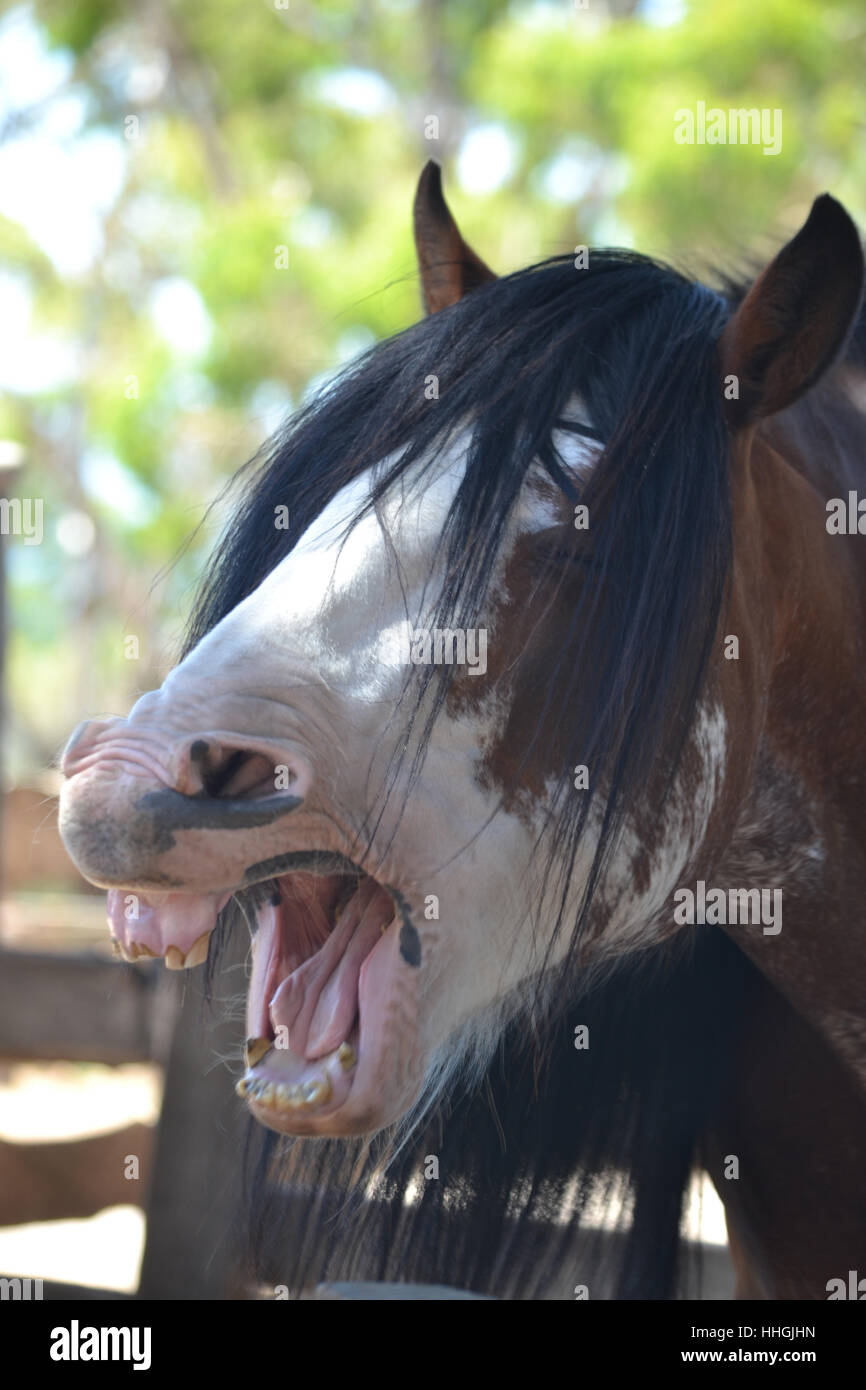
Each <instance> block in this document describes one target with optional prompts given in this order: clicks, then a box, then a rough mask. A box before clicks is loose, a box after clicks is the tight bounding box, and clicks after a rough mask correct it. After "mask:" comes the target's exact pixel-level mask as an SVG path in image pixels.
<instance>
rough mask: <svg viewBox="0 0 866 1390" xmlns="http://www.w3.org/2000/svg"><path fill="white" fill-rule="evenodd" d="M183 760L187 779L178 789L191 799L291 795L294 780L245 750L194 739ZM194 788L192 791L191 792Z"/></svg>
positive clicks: (262, 758) (256, 754) (259, 755)
mask: <svg viewBox="0 0 866 1390" xmlns="http://www.w3.org/2000/svg"><path fill="white" fill-rule="evenodd" d="M187 757H188V759H189V762H188V767H189V772H190V774H191V776H190V777H189V778H188V779H187V778H182V779H181V780H180V781H179V784H178V785H179V789H180V790H181V791H186V785H185V784H187V785H189V788H190V790H189V791H187V792H186V794H187V795H189V794H190V792H191V793H192V794H193V795H198V796H206V797H210V798H211V799H213V800H219V799H226V800H227V799H230V798H231V799H233V800H237V799H239V798H248V799H251V798H253V797H263V796H272V795H274V793H276V792H280V791H291V790H292V786H293V784H294V782H295V781H296V780H297V779H296V778H295V776H294V775H293V774H292V773H291V772H290V771H288V769H286V767H285V765H284V764H283V765H282V766H280V765H276V764H274V762H273V761H272V760H271V759H270V758H268V757H267V756H266V755H265V754H263V753H257V752H253V751H252V750H251V749H247V748H226V747H224V746H223V745H222V744H220V743H218V742H217V741H216V740H213V741H208V740H207V739H203V738H197V739H195V740H194V741H193V742H192V743H191V744H190V746H189V749H188V753H187ZM192 788H195V791H193V790H192Z"/></svg>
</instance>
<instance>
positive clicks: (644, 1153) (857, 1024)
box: [60, 162, 866, 1299]
mask: <svg viewBox="0 0 866 1390" xmlns="http://www.w3.org/2000/svg"><path fill="white" fill-rule="evenodd" d="M414 232H415V241H416V246H417V252H418V260H419V266H420V281H421V287H422V296H423V303H424V307H425V309H426V314H425V315H424V316H423V317H422V318H421V320H420V321H419V322H418V323H416V324H414V325H412V326H411V327H409V328H407V329H406V330H405V331H402V332H400V333H398V334H397V335H396V336H394V337H392V338H390V339H388V340H387V341H383V342H380V343H377V344H376V345H374V346H373V347H372V348H370V349H369V350H368V351H367V352H365V353H364V354H363V355H362V356H360V357H359V358H357V359H356V360H355V361H353V362H352V363H350V364H349V365H348V366H346V367H344V368H343V369H341V371H340V372H339V373H338V374H336V375H335V376H334V377H332V378H331V379H329V380H328V381H327V382H325V384H324V385H321V386H320V387H319V388H318V389H317V391H316V393H315V394H314V395H313V396H312V397H311V398H310V399H309V400H308V401H307V402H306V403H305V404H304V405H303V406H302V407H301V408H300V409H299V410H298V411H297V412H296V413H295V414H294V415H293V416H292V417H291V418H290V419H289V420H288V421H287V422H286V424H285V425H284V427H283V428H282V429H281V430H280V431H279V432H278V433H277V435H276V436H275V437H274V438H273V439H272V440H271V441H270V443H269V444H268V445H266V446H263V448H262V450H260V452H259V454H258V455H257V456H256V458H255V459H254V460H252V461H251V462H250V464H249V465H247V466H246V467H245V468H244V469H242V470H241V474H240V475H239V479H238V482H237V491H236V496H235V501H234V506H233V510H232V515H231V520H230V522H229V524H228V526H227V527H226V530H225V533H224V535H223V536H222V539H221V540H220V542H219V544H218V547H217V550H216V553H215V555H214V557H213V560H212V563H211V565H210V566H209V568H208V572H207V574H206V576H205V578H204V580H203V583H202V586H201V589H200V592H199V594H198V597H197V600H196V603H195V605H194V609H193V613H192V616H191V619H190V622H189V628H188V632H187V635H186V640H185V643H184V647H183V650H182V652H181V653H180V660H179V661H178V663H177V664H176V665H175V667H174V668H173V669H172V670H171V671H170V672H169V674H168V675H167V677H166V679H165V681H164V683H163V685H162V686H161V687H160V688H159V689H158V690H156V691H150V692H148V693H147V694H145V695H143V696H142V697H141V698H140V699H139V700H138V701H137V703H136V704H135V705H134V707H133V709H132V710H131V712H130V713H129V715H128V716H127V717H125V718H123V717H112V718H108V719H91V720H89V721H85V723H83V724H82V725H80V726H79V728H78V729H77V730H76V731H75V733H74V734H73V735H72V737H71V738H70V740H69V742H68V744H67V747H66V749H65V752H64V754H63V759H62V770H63V773H64V774H65V782H64V787H63V792H62V797H61V813H60V824H61V830H62V835H63V838H64V841H65V844H66V846H67V848H68V850H69V853H70V854H71V856H72V858H73V859H74V861H75V863H76V864H77V866H78V867H79V869H80V870H81V872H82V873H83V874H84V875H85V876H86V877H87V878H88V879H89V880H90V881H91V882H93V883H94V884H97V885H99V886H101V887H104V888H106V889H107V890H108V912H109V921H110V926H111V933H112V936H113V938H114V940H115V944H116V948H117V950H118V951H119V952H120V953H121V954H123V955H124V956H125V957H126V958H127V959H137V958H139V957H140V956H142V955H144V956H162V957H164V958H165V961H166V964H167V966H169V967H170V968H181V967H187V968H189V967H194V966H197V965H201V964H202V963H203V962H205V961H207V969H208V970H209V971H211V972H212V973H213V972H214V971H218V970H219V960H220V949H221V944H224V943H225V942H226V941H227V940H229V939H232V937H233V934H235V933H237V932H242V931H244V930H245V923H246V925H247V926H249V929H250V932H251V969H250V976H249V989H248V998H247V1006H246V1008H247V1013H246V1020H247V1021H246V1030H247V1034H248V1038H247V1043H246V1051H245V1066H244V1068H243V1070H242V1074H241V1075H240V1076H239V1078H238V1082H237V1090H238V1095H239V1097H240V1098H241V1100H242V1101H243V1103H244V1104H245V1105H246V1107H247V1108H248V1110H249V1113H250V1115H251V1117H252V1118H253V1120H254V1121H256V1122H258V1124H255V1123H254V1124H252V1126H251V1129H252V1131H253V1132H254V1134H255V1135H256V1136H258V1138H259V1140H260V1142H259V1143H258V1146H257V1147H254V1153H253V1163H254V1172H255V1174H257V1177H256V1181H255V1183H254V1188H253V1200H252V1208H251V1220H252V1223H253V1227H254V1237H255V1241H261V1242H263V1243H264V1245H265V1246H267V1245H268V1240H269V1239H270V1247H269V1248H270V1252H271V1254H270V1258H272V1265H271V1267H272V1268H278V1269H279V1271H280V1274H279V1277H280V1278H281V1280H282V1281H283V1282H284V1283H285V1284H286V1286H287V1287H289V1286H290V1287H292V1288H295V1289H303V1288H306V1287H309V1285H310V1284H311V1283H315V1282H316V1281H318V1280H319V1279H322V1278H333V1277H338V1278H344V1279H345V1278H352V1279H355V1278H362V1279H369V1278H373V1279H395V1278H396V1279H400V1280H421V1281H426V1282H433V1283H439V1284H441V1283H449V1284H452V1285H453V1284H457V1285H459V1286H460V1287H462V1288H464V1289H467V1290H470V1291H474V1292H476V1293H479V1294H489V1295H493V1296H496V1297H500V1298H518V1299H525V1298H549V1297H560V1298H563V1297H568V1298H571V1297H573V1296H576V1297H593V1298H595V1297H604V1298H619V1299H650V1298H671V1297H677V1296H685V1294H686V1291H687V1290H690V1289H691V1288H692V1287H693V1285H692V1283H691V1282H690V1272H689V1270H688V1269H687V1268H686V1265H687V1263H688V1262H686V1261H684V1259H683V1252H684V1248H685V1247H684V1241H683V1235H682V1231H683V1222H684V1205H685V1199H686V1194H687V1192H688V1189H689V1184H690V1182H691V1181H692V1178H693V1175H694V1174H695V1173H696V1172H703V1173H706V1174H709V1176H710V1178H711V1179H712V1181H713V1183H714V1185H715V1187H716V1189H717V1191H718V1193H719V1195H720V1197H721V1200H722V1202H723V1204H724V1208H725V1214H726V1220H727V1225H728V1231H729V1243H730V1250H731V1254H732V1258H733V1262H734V1266H735V1271H736V1278H737V1288H736V1296H737V1297H741V1298H762V1299H822V1298H826V1297H827V1296H828V1293H830V1292H831V1287H832V1286H831V1281H833V1280H836V1279H839V1278H843V1279H844V1278H846V1277H847V1272H848V1271H849V1270H851V1269H854V1270H856V1269H858V1267H859V1268H862V1260H863V1258H864V1255H866V1200H864V1189H863V1183H862V1171H863V1159H864V1154H866V1103H864V1082H866V1013H864V985H866V930H864V925H863V906H862V883H863V879H864V873H866V840H864V828H866V827H864V810H866V738H864V734H863V728H862V723H861V712H862V710H863V708H864V695H866V690H864V670H866V666H864V659H863V658H864V634H866V618H864V608H866V559H864V544H866V543H864V541H863V539H862V536H863V534H864V532H866V519H864V520H860V518H861V514H862V512H866V502H862V503H861V502H859V497H858V490H859V492H860V493H862V494H864V496H866V465H864V456H866V454H864V442H866V420H864V414H863V403H864V390H863V388H864V375H863V374H864V370H866V323H864V316H863V313H862V310H861V303H862V294H863V274H864V266H863V251H862V247H861V242H860V238H859V235H858V232H857V229H856V227H855V225H854V223H853V221H852V220H851V218H850V217H849V215H848V213H847V212H846V211H845V209H844V208H843V207H842V206H841V205H840V204H839V203H838V202H837V201H836V200H835V199H834V198H832V197H831V196H830V195H827V194H825V195H822V196H820V197H818V198H817V199H816V200H815V202H814V204H813V206H812V208H811V211H810V212H809V215H808V217H807V219H806V221H805V222H804V224H803V225H802V227H801V229H800V230H799V231H798V232H797V234H796V235H795V236H794V237H793V239H792V240H790V241H789V242H788V243H787V244H786V245H784V246H783V247H782V249H781V250H780V251H779V252H778V254H777V255H776V256H775V258H774V259H773V260H772V261H771V262H770V263H769V264H768V265H767V266H766V268H765V269H764V270H763V271H762V272H761V273H760V274H759V275H758V276H757V278H755V279H754V280H752V281H750V280H749V279H748V278H747V279H746V280H745V281H744V282H743V283H740V282H734V281H730V280H725V279H720V282H719V284H718V285H717V286H710V285H707V284H704V283H701V282H698V281H696V280H694V279H691V278H689V277H688V276H686V275H684V274H682V273H680V272H679V271H675V270H674V269H672V268H670V267H669V266H668V265H665V264H663V263H661V262H659V261H657V260H654V259H651V258H649V257H647V256H645V255H642V254H639V253H637V252H632V251H626V250H616V249H613V250H606V249H595V248H593V249H591V250H590V251H589V253H588V255H585V254H578V255H571V254H568V255H558V256H553V257H551V258H548V259H545V260H543V261H540V262H538V263H537V264H533V265H531V266H529V267H528V268H525V269H521V270H518V271H516V272H514V273H512V274H508V275H505V276H502V277H497V276H496V275H495V274H494V272H493V271H492V270H490V268H489V267H488V266H487V265H486V263H485V262H484V261H482V260H481V258H480V257H479V256H478V255H477V253H476V252H475V251H473V250H472V248H471V247H470V246H469V245H468V243H467V242H466V241H465V240H464V239H463V237H462V235H461V233H460V231H459V229H458V227H457V224H456V222H455V220H454V218H453V216H452V214H451V212H450V210H449V208H448V205H447V203H446V201H445V199H444V196H443V193H442V184H441V175H440V171H439V168H438V166H437V165H436V164H434V163H432V162H431V163H430V164H428V165H427V166H426V168H425V169H424V171H423V173H422V175H421V179H420V182H419V184H418V188H417V193H416V196H415V203H414ZM286 1193H289V1194H291V1195H292V1196H293V1197H294V1199H295V1207H294V1210H295V1211H296V1212H297V1210H298V1205H299V1204H300V1210H301V1217H300V1218H299V1219H297V1220H296V1221H295V1228H294V1230H293V1231H292V1233H291V1238H289V1237H288V1236H287V1235H286V1231H287V1227H286V1224H285V1221H283V1223H282V1224H281V1221H280V1219H279V1215H278V1213H279V1211H280V1210H283V1211H284V1212H285V1211H287V1210H288V1208H287V1207H285V1208H280V1205H279V1203H280V1201H281V1200H282V1199H283V1196H284V1195H285V1194H286ZM257 1194H258V1197H257ZM274 1203H276V1206H274ZM599 1213H601V1217H600V1216H599ZM286 1220H288V1217H286ZM605 1221H607V1222H608V1224H609V1225H612V1226H614V1227H617V1228H618V1235H616V1238H614V1236H613V1235H612V1234H611V1232H610V1231H608V1232H607V1233H606V1239H602V1238H601V1237H600V1236H599V1230H600V1229H601V1228H603V1227H604V1224H605ZM575 1261H577V1263H575ZM274 1262H275V1263H274ZM581 1262H582V1263H581ZM858 1262H860V1263H859V1265H858ZM578 1265H580V1271H581V1272H580V1279H581V1280H582V1282H581V1283H576V1282H575V1280H576V1277H577V1276H576V1271H577V1270H578ZM262 1267H264V1266H262Z"/></svg>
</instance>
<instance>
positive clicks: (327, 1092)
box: [235, 1038, 358, 1111]
mask: <svg viewBox="0 0 866 1390" xmlns="http://www.w3.org/2000/svg"><path fill="white" fill-rule="evenodd" d="M266 1041H267V1040H266V1039H264V1038H250V1039H248V1041H247V1065H248V1066H255V1062H256V1061H257V1060H259V1059H260V1058H261V1057H263V1056H264V1054H265V1052H266V1051H267V1050H268V1048H267V1047H265V1048H261V1049H259V1048H258V1045H259V1044H261V1043H264V1042H266ZM251 1043H254V1044H256V1045H257V1046H256V1047H250V1044H251ZM268 1047H270V1043H268ZM335 1056H336V1058H337V1061H338V1062H339V1064H340V1067H341V1068H342V1070H343V1071H351V1069H352V1068H353V1067H354V1066H355V1064H356V1062H357V1060H358V1059H357V1054H356V1052H355V1049H354V1048H353V1047H352V1046H351V1045H350V1044H349V1043H341V1044H340V1046H339V1047H338V1048H337V1051H336V1053H335ZM251 1058H255V1060H251ZM235 1094H236V1095H238V1096H240V1098H241V1100H244V1099H246V1100H250V1101H255V1103H256V1104H257V1105H263V1106H264V1107H265V1108H266V1109H268V1110H282V1111H286V1110H316V1109H318V1108H319V1106H321V1105H324V1104H325V1102H326V1101H328V1100H330V1099H331V1095H332V1094H333V1090H332V1086H331V1078H330V1077H329V1075H328V1073H327V1072H326V1071H323V1072H320V1073H319V1075H318V1076H313V1077H310V1079H309V1080H308V1081H302V1082H296V1083H295V1084H293V1085H288V1084H287V1083H286V1082H284V1081H280V1082H276V1081H265V1080H263V1079H262V1078H261V1077H252V1076H250V1075H249V1073H248V1074H247V1075H246V1076H244V1077H242V1078H241V1080H240V1081H239V1082H238V1083H237V1085H236V1086H235Z"/></svg>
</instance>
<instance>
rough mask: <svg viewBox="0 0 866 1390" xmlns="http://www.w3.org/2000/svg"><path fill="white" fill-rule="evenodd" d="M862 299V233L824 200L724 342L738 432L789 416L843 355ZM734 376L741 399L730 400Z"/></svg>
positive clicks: (731, 413)
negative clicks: (768, 419) (762, 421)
mask: <svg viewBox="0 0 866 1390" xmlns="http://www.w3.org/2000/svg"><path fill="white" fill-rule="evenodd" d="M862 293H863V248H862V246H861V244H860V236H859V233H858V231H857V228H856V227H855V225H854V223H853V222H852V221H851V218H850V217H849V216H848V214H847V212H846V211H845V209H844V208H843V207H842V205H841V203H837V202H836V199H835V198H831V197H830V195H829V194H827V193H825V194H824V195H823V196H822V197H820V198H816V199H815V201H814V203H813V204H812V211H811V212H810V213H809V216H808V218H807V220H806V222H805V223H804V224H803V226H802V227H801V228H800V230H799V232H798V233H797V235H796V236H795V237H794V238H793V240H792V241H789V242H788V244H787V246H784V247H783V248H782V250H781V251H780V252H779V254H778V256H776V258H775V260H774V261H771V263H770V264H769V265H768V266H767V268H766V270H765V271H763V273H762V274H761V275H759V276H758V279H757V280H756V281H755V283H754V284H753V285H752V287H751V289H750V290H749V292H748V294H747V295H746V297H745V299H744V300H743V301H742V303H741V304H740V306H739V308H738V309H737V310H736V312H735V313H734V315H733V317H732V318H731V320H730V321H729V323H728V324H727V325H726V327H725V330H724V332H723V333H722V336H721V338H720V340H719V353H720V358H721V365H722V372H723V374H724V378H725V392H726V400H725V409H726V411H727V415H728V421H729V423H730V424H731V426H732V427H733V428H735V429H739V428H741V427H742V426H744V425H747V424H749V423H750V422H751V421H753V420H758V419H760V418H761V417H762V416H765V415H773V414H775V412H776V411H777V410H784V409H785V407H786V406H789V405H792V404H793V402H794V401H796V400H797V399H798V397H800V396H802V395H803V393H804V392H805V391H808V389H809V387H810V386H813V385H814V384H815V382H816V381H817V380H818V378H819V377H820V376H821V375H822V373H823V372H825V371H826V370H827V368H828V367H829V366H830V365H831V363H832V362H833V360H834V358H836V357H837V356H838V354H839V352H840V351H841V349H842V348H843V346H844V344H845V340H846V338H847V336H848V333H849V331H850V329H851V326H852V324H853V323H854V322H855V320H856V318H857V313H858V310H859V307H860V300H861V296H862ZM732 377H734V378H736V382H737V390H738V393H739V397H738V399H737V400H729V399H727V391H728V389H729V387H730V386H731V384H732V383H731V381H730V378H732Z"/></svg>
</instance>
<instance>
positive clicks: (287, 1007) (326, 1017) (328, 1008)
mask: <svg viewBox="0 0 866 1390" xmlns="http://www.w3.org/2000/svg"><path fill="white" fill-rule="evenodd" d="M393 915H394V907H393V903H392V902H391V899H390V898H389V896H388V894H387V893H386V892H385V890H384V889H382V888H379V887H374V888H371V886H370V885H369V884H368V885H366V887H365V888H363V889H360V890H359V891H358V892H357V893H356V894H355V895H354V897H353V898H352V899H350V901H349V902H348V903H347V904H346V906H345V907H344V909H343V911H342V912H341V913H340V915H339V918H338V921H337V923H336V925H335V926H334V929H333V931H332V932H331V934H330V936H329V937H328V939H327V941H325V943H324V944H323V945H322V946H321V947H320V949H319V950H318V951H317V952H316V953H315V955H313V956H311V957H309V958H308V959H307V960H305V961H304V963H303V964H302V965H300V966H298V967H297V969H294V970H292V971H291V973H290V974H288V975H286V976H285V977H284V978H283V980H282V983H281V984H280V985H279V987H278V988H277V990H276V992H275V994H274V995H273V996H272V998H271V1000H270V1009H269V1012H270V1020H271V1024H272V1026H273V1027H274V1029H276V1028H278V1027H279V1026H280V1025H282V1026H284V1027H285V1029H286V1030H287V1033H288V1041H289V1048H290V1050H291V1051H292V1052H293V1053H294V1054H296V1055H297V1056H302V1057H306V1058H307V1059H308V1060H310V1061H313V1060H315V1059H316V1058H319V1057H324V1056H325V1055H326V1054H327V1053H329V1052H333V1051H334V1049H335V1048H337V1047H339V1046H340V1044H341V1043H342V1042H345V1041H346V1038H347V1037H348V1036H349V1033H350V1032H351V1029H352V1025H353V1024H354V1022H355V1016H356V1014H357V1012H358V979H359V976H360V974H361V967H362V965H363V964H364V961H365V960H366V958H367V956H368V955H369V954H370V952H371V951H372V950H373V949H374V947H375V946H376V944H377V943H378V941H379V940H380V937H381V935H382V932H383V930H384V929H385V927H386V926H387V925H388V923H389V922H390V920H391V918H392V917H393Z"/></svg>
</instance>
